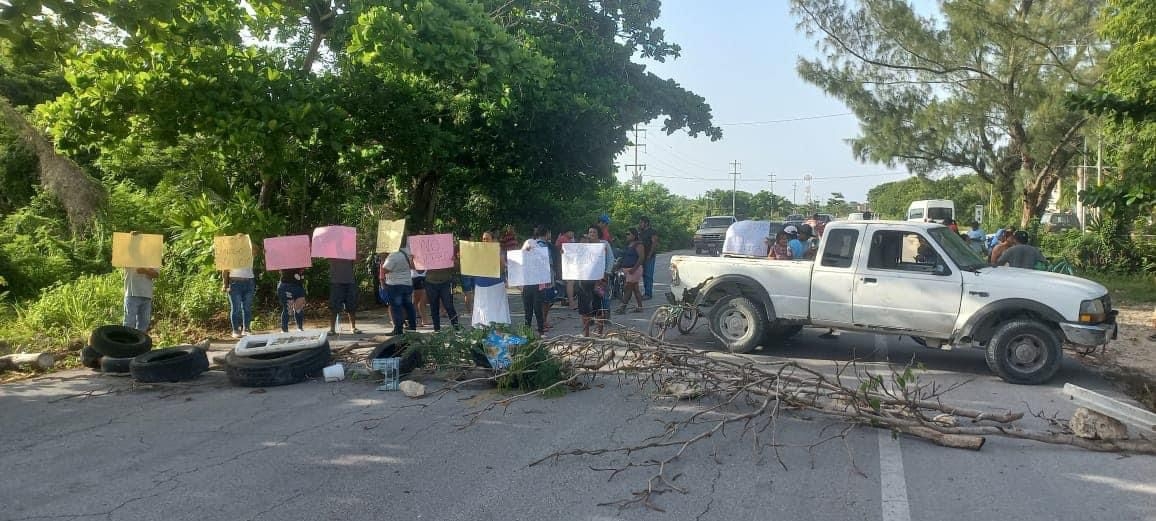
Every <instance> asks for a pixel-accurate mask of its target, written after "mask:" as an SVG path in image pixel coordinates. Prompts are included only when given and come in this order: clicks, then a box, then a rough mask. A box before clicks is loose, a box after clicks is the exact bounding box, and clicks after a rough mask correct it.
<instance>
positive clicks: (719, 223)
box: [694, 215, 737, 255]
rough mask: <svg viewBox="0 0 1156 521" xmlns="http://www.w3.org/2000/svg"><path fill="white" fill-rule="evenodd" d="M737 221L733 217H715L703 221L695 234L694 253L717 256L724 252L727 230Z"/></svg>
mask: <svg viewBox="0 0 1156 521" xmlns="http://www.w3.org/2000/svg"><path fill="white" fill-rule="evenodd" d="M736 221H737V219H735V217H734V216H733V215H714V216H711V217H707V218H705V219H703V220H702V223H700V224H699V225H698V230H696V231H695V232H694V253H695V254H701V253H702V252H704V251H705V252H707V253H710V254H711V255H717V254H718V253H719V252H720V251H722V245H723V240H725V239H726V233H727V228H730V226H731V225H732V224H734V223H735V222H736Z"/></svg>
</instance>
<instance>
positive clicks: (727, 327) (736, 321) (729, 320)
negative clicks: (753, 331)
mask: <svg viewBox="0 0 1156 521" xmlns="http://www.w3.org/2000/svg"><path fill="white" fill-rule="evenodd" d="M720 322H721V323H720V324H719V326H720V327H719V329H720V330H721V332H722V334H723V336H725V337H726V338H727V339H728V340H732V341H733V340H739V339H741V338H743V336H745V335H746V334H747V330H748V329H750V320H749V319H748V317H747V316H746V315H745V314H744V313H743V312H741V311H739V310H737V309H728V310H727V311H726V312H725V313H724V314H723V316H722V320H721V321H720Z"/></svg>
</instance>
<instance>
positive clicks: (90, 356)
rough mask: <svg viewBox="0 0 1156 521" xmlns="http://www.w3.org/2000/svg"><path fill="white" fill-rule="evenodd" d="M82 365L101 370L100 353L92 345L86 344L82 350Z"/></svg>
mask: <svg viewBox="0 0 1156 521" xmlns="http://www.w3.org/2000/svg"><path fill="white" fill-rule="evenodd" d="M80 365H83V366H84V367H87V368H89V369H96V370H98V371H99V370H100V353H97V352H96V350H95V349H93V348H92V346H84V349H81V350H80Z"/></svg>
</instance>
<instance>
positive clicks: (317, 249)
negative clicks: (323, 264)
mask: <svg viewBox="0 0 1156 521" xmlns="http://www.w3.org/2000/svg"><path fill="white" fill-rule="evenodd" d="M313 256H314V257H320V258H325V259H349V260H353V259H356V258H357V229H356V228H350V227H349V226H322V227H320V228H316V229H314V230H313Z"/></svg>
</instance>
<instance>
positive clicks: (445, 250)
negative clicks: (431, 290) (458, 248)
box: [406, 233, 454, 271]
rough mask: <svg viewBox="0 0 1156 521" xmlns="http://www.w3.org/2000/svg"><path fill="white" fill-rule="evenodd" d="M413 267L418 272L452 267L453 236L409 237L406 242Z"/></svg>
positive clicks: (440, 234)
mask: <svg viewBox="0 0 1156 521" xmlns="http://www.w3.org/2000/svg"><path fill="white" fill-rule="evenodd" d="M406 243H407V244H408V245H409V251H410V254H412V255H413V266H414V268H415V269H417V270H418V271H425V270H437V269H442V268H452V267H454V236H453V235H452V234H449V233H439V234H437V235H410V236H409V240H408V241H406Z"/></svg>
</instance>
